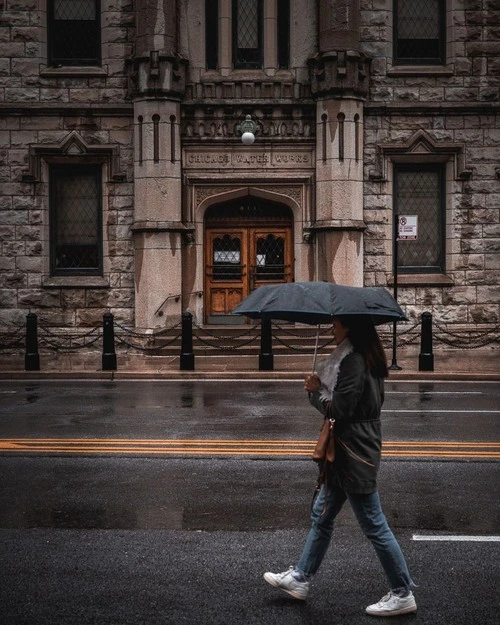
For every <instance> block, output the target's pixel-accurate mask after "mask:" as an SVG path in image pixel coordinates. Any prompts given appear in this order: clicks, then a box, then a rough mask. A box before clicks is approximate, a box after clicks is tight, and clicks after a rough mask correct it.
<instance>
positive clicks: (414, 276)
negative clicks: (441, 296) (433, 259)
mask: <svg viewBox="0 0 500 625" xmlns="http://www.w3.org/2000/svg"><path fill="white" fill-rule="evenodd" d="M387 284H388V285H389V286H394V277H393V276H391V277H390V278H389V280H388V282H387ZM454 284H455V282H454V281H453V279H452V278H450V276H447V275H446V274H443V273H405V274H398V286H453V285H454Z"/></svg>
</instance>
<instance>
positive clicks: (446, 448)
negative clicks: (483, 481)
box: [0, 438, 500, 460]
mask: <svg viewBox="0 0 500 625" xmlns="http://www.w3.org/2000/svg"><path fill="white" fill-rule="evenodd" d="M314 444H315V441H313V440H247V439H243V440H238V439H119V438H118V439H117V438H113V439H112V438H109V439H107V438H79V439H71V438H10V439H9V438H8V439H0V453H4V454H5V453H22V452H25V453H26V452H27V453H36V454H50V453H52V454H54V453H56V454H74V455H77V454H105V455H108V454H122V455H141V454H142V455H165V456H167V455H177V456H264V457H265V456H281V457H286V456H300V457H308V456H309V455H310V454H311V452H312V449H313V447H314ZM382 455H383V456H384V457H386V458H391V457H392V458H401V457H406V458H411V457H413V458H423V457H427V458H455V459H460V458H462V459H470V458H476V459H483V460H485V459H489V460H496V459H500V443H496V442H483V441H470V442H464V441H429V442H418V441H387V442H385V443H384V446H383V451H382Z"/></svg>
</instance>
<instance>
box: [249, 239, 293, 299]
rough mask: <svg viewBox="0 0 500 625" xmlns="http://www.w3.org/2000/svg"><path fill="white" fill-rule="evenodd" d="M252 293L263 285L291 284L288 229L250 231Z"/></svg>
mask: <svg viewBox="0 0 500 625" xmlns="http://www.w3.org/2000/svg"><path fill="white" fill-rule="evenodd" d="M249 234H250V237H251V245H250V255H251V257H250V258H249V261H250V285H249V286H250V292H251V291H253V290H254V289H256V288H257V287H259V286H262V285H263V284H280V283H281V282H291V279H292V274H291V253H290V252H291V249H290V244H289V241H288V238H289V233H288V229H287V228H282V229H276V228H257V229H252V230H251V231H250V233H249Z"/></svg>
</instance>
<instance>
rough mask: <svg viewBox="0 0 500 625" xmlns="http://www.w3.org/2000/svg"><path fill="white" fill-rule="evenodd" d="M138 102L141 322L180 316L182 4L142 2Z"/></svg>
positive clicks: (135, 66) (133, 80)
mask: <svg viewBox="0 0 500 625" xmlns="http://www.w3.org/2000/svg"><path fill="white" fill-rule="evenodd" d="M136 7H137V8H136V18H137V19H136V22H137V40H136V43H137V46H136V49H137V54H136V56H135V57H134V60H133V63H132V64H131V70H130V84H131V95H132V97H133V100H134V125H135V136H134V178H135V202H134V210H135V216H134V217H135V218H134V225H133V227H132V229H133V232H134V246H135V314H136V327H138V328H154V327H158V326H165V325H170V324H171V323H172V322H175V321H178V320H179V319H180V315H181V312H182V298H181V297H180V295H181V292H182V290H181V284H182V261H181V258H182V254H181V243H182V233H183V231H184V225H183V223H182V215H181V211H182V208H181V207H182V201H181V197H182V193H181V191H182V183H181V145H180V98H181V95H182V93H183V91H184V88H185V69H186V61H185V60H184V59H181V58H180V57H179V56H178V55H177V54H176V50H177V32H176V21H175V16H176V1H175V0H138V1H137V3H136Z"/></svg>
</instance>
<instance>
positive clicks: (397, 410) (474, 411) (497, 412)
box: [382, 407, 500, 414]
mask: <svg viewBox="0 0 500 625" xmlns="http://www.w3.org/2000/svg"><path fill="white" fill-rule="evenodd" d="M382 412H383V413H387V412H396V413H398V412H411V413H415V412H417V413H425V414H429V413H438V414H500V410H474V408H469V410H444V409H442V408H441V409H439V410H428V409H427V408H423V407H420V408H410V409H399V408H397V409H396V408H395V409H394V410H393V409H388V410H385V409H384V410H382Z"/></svg>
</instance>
